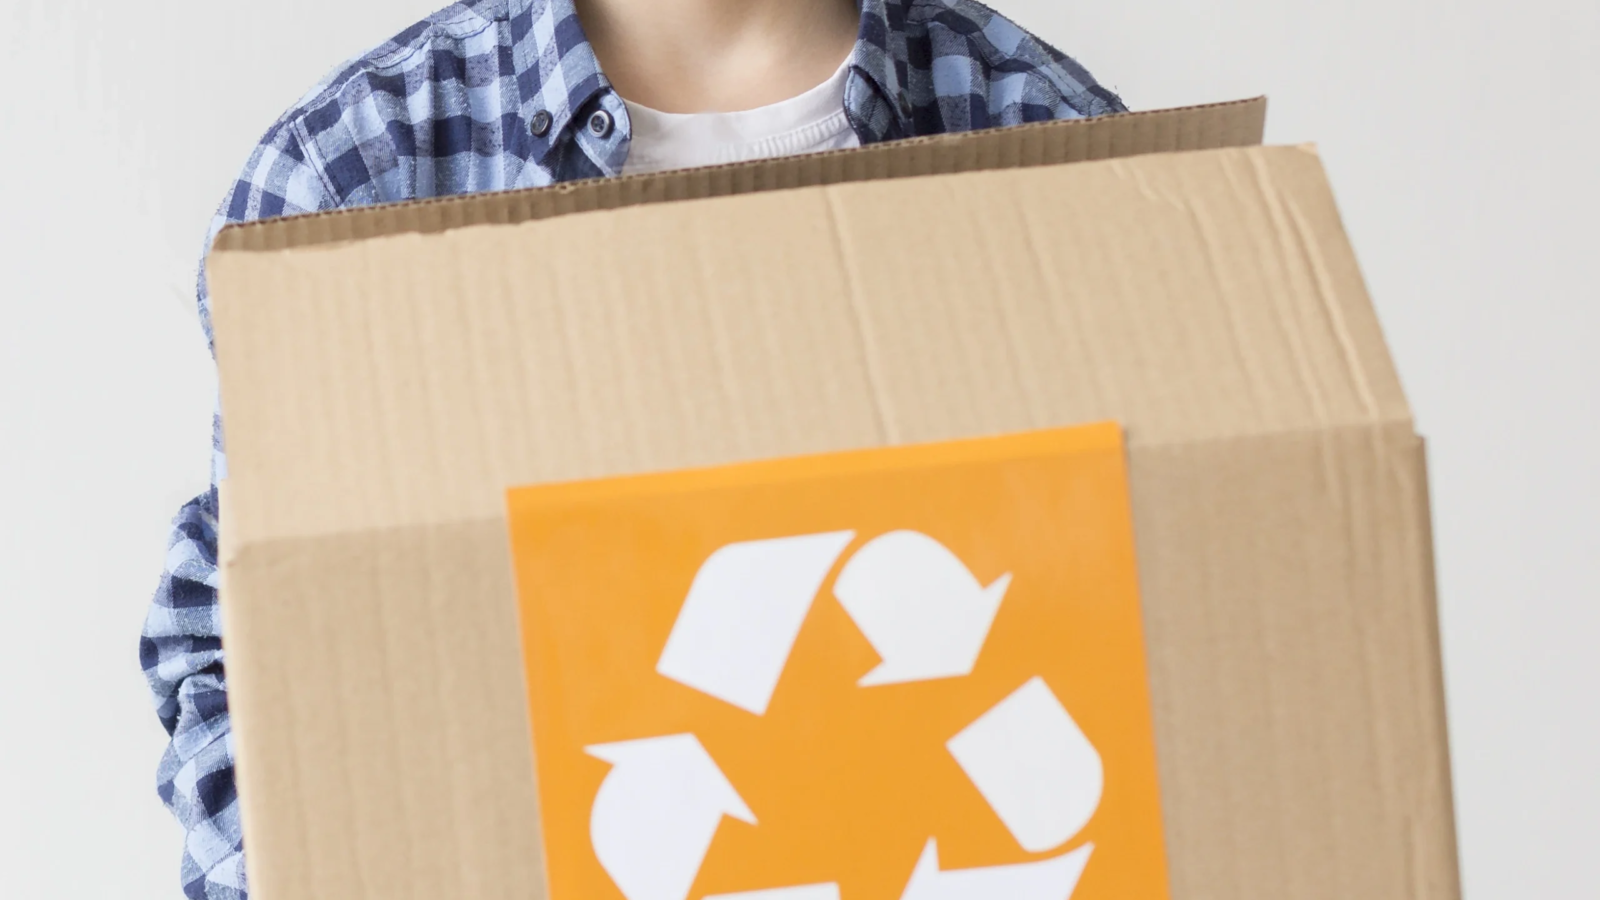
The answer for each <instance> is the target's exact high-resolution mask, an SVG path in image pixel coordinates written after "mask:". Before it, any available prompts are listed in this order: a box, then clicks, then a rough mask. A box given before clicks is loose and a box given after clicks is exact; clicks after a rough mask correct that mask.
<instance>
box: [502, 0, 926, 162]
mask: <svg viewBox="0 0 1600 900" xmlns="http://www.w3.org/2000/svg"><path fill="white" fill-rule="evenodd" d="M858 2H859V5H860V7H861V27H860V31H859V32H858V34H857V37H856V45H855V49H854V50H853V51H851V57H850V65H851V69H852V70H853V71H854V72H855V73H856V74H858V75H859V76H860V77H861V81H860V82H857V81H856V80H855V79H852V81H851V83H850V84H849V85H847V87H846V90H845V109H846V112H847V113H849V115H850V119H851V123H852V124H853V125H854V126H855V128H856V130H857V132H858V133H859V134H860V137H861V140H862V142H863V143H876V142H878V141H884V140H889V139H892V138H897V137H907V136H909V135H911V134H912V130H911V104H910V102H909V100H908V98H907V95H906V76H907V72H908V64H907V49H906V33H905V22H906V6H907V2H908V0H858ZM508 3H509V8H508V12H509V14H510V27H511V45H512V46H511V59H512V67H513V71H514V73H515V75H516V81H517V90H518V94H519V99H520V106H519V109H518V112H519V113H520V114H521V118H522V121H523V123H524V124H531V123H532V122H533V120H534V117H535V116H536V115H538V114H539V113H540V112H544V113H547V114H548V115H549V116H550V121H549V123H548V127H547V128H544V129H541V130H542V131H543V132H544V133H543V134H537V135H536V134H533V133H532V132H531V131H529V130H527V129H526V128H525V129H524V134H526V135H527V136H528V138H529V140H530V141H531V144H530V147H529V149H530V152H529V154H528V158H529V160H530V161H531V162H535V163H541V162H542V161H543V160H544V159H545V158H546V156H547V155H548V153H549V152H550V150H551V148H552V147H553V146H554V145H555V143H556V142H557V141H558V140H560V139H561V137H562V135H564V134H566V129H567V126H568V124H569V123H570V122H571V121H572V118H573V117H574V116H575V115H577V114H578V112H579V110H581V109H583V107H584V105H585V104H587V103H588V102H589V101H590V100H592V99H593V98H594V96H595V95H596V94H599V93H601V92H608V91H610V89H611V83H610V81H608V80H607V79H606V77H605V73H604V72H602V71H601V70H600V60H599V59H598V58H596V57H595V54H594V48H593V47H591V46H590V45H589V40H588V38H587V37H585V35H584V32H583V26H582V25H581V24H580V23H579V22H578V12H577V9H576V8H575V7H574V6H573V0H508ZM541 124H543V123H541Z"/></svg>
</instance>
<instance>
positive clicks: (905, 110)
mask: <svg viewBox="0 0 1600 900" xmlns="http://www.w3.org/2000/svg"><path fill="white" fill-rule="evenodd" d="M911 113H912V109H911V98H910V97H907V96H906V95H905V94H901V95H900V115H902V116H905V117H906V118H908V119H909V118H911Z"/></svg>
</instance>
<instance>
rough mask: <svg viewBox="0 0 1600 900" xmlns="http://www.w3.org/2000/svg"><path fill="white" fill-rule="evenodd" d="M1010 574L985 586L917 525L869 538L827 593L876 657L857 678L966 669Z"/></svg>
mask: <svg viewBox="0 0 1600 900" xmlns="http://www.w3.org/2000/svg"><path fill="white" fill-rule="evenodd" d="M1010 585H1011V575H1010V574H1009V573H1008V574H1005V575H1002V576H1000V577H999V578H998V579H996V580H995V582H994V583H993V584H991V585H989V586H988V587H984V586H982V585H981V584H979V583H978V579H977V578H975V577H974V576H973V574H972V572H971V571H969V570H968V569H967V567H966V565H965V564H964V563H962V562H961V560H960V559H958V558H956V555H955V554H954V553H951V552H950V550H949V549H948V548H947V547H945V546H944V545H943V544H941V543H939V542H938V541H937V540H934V539H933V538H931V537H929V536H927V535H925V534H922V533H920V532H916V531H893V532H890V533H888V534H885V535H883V536H882V537H878V538H874V539H873V540H871V541H869V542H868V543H867V545H866V546H864V547H862V548H861V549H860V550H858V551H856V553H855V555H853V556H851V557H850V561H849V562H847V563H845V565H844V570H843V571H841V572H840V573H839V578H838V579H837V580H836V581H835V582H834V585H833V593H834V596H835V597H837V598H838V599H839V603H840V604H841V605H842V606H844V608H845V611H846V612H848V613H849V614H850V618H852V619H854V620H855V623H856V627H858V628H860V629H861V633H862V634H863V635H865V636H866V638H867V642H868V643H870V644H872V649H874V650H876V651H877V652H878V656H879V657H881V658H882V660H883V662H882V663H881V664H880V665H879V666H878V667H877V668H875V669H873V670H872V671H870V672H868V673H867V674H866V675H865V676H863V677H862V679H861V681H860V682H858V683H859V684H860V685H861V686H862V687H871V686H874V685H883V684H900V683H904V682H908V681H924V680H927V679H933V678H955V677H958V676H962V675H969V674H971V673H972V668H973V666H975V665H977V662H978V654H979V652H980V651H982V650H983V643H984V641H985V640H986V639H987V638H988V637H989V627H990V626H991V625H993V624H994V617H995V614H996V613H997V612H999V611H1000V601H1001V600H1003V599H1004V598H1005V595H1006V588H1008V587H1009V586H1010Z"/></svg>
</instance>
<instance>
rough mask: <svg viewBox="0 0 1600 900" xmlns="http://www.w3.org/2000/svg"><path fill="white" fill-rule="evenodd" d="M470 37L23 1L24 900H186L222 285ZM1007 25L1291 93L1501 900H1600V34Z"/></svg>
mask: <svg viewBox="0 0 1600 900" xmlns="http://www.w3.org/2000/svg"><path fill="white" fill-rule="evenodd" d="M662 2H667V0H662ZM432 5H433V3H432V2H430V0H387V2H384V0H274V2H271V3H263V2H255V3H244V2H236V0H209V2H200V0H133V2H127V3H113V2H107V0H20V2H19V0H4V9H5V13H6V15H5V16H4V19H3V20H0V21H3V22H4V23H5V27H4V29H3V34H0V42H4V52H3V53H0V628H3V639H0V897H5V898H18V900H31V898H73V900H79V898H141V900H143V898H152V900H153V898H172V900H175V898H177V897H178V896H179V893H178V889H177V883H176V867H177V860H178V843H179V835H178V834H177V831H176V828H175V826H173V825H171V824H170V822H169V821H168V819H167V816H166V813H165V811H164V810H163V809H162V808H161V807H160V804H159V803H158V801H157V800H156V798H155V794H154V790H153V770H154V766H155V762H156V758H157V756H158V755H159V752H160V749H161V745H162V740H161V737H162V736H161V733H160V730H159V728H158V726H157V725H156V723H155V720H154V718H153V716H152V715H151V713H150V710H149V706H148V701H147V700H146V694H145V688H144V685H143V681H142V677H141V675H140V672H139V668H138V665H137V660H136V639H137V636H138V632H139V626H140V622H141V620H142V618H143V615H144V605H145V603H146V601H147V598H148V596H149V594H150V592H151V590H152V588H153V587H154V586H155V582H156V575H157V572H158V570H159V567H160V564H161V560H162V555H163V548H164V541H165V536H166V523H167V519H168V517H169V516H170V515H171V514H172V513H173V512H174V511H175V510H176V509H177V507H178V505H179V504H180V503H181V502H182V501H183V500H184V499H185V498H187V497H189V496H191V495H192V494H194V493H196V492H198V491H199V490H200V489H201V488H202V487H203V486H204V483H205V478H206V466H207V442H208V437H209V433H208V427H209V426H208V416H209V411H210V408H211V398H212V392H213V390H214V387H213V382H212V374H211V371H210V368H209V359H208V357H207V355H206V352H205V349H204V345H203V341H202V339H201V337H200V333H199V329H198V326H197V324H196V321H195V318H194V314H193V312H192V307H193V298H192V294H191V279H192V275H191V273H192V269H193V264H194V259H195V257H196V256H197V253H198V251H199V249H200V248H199V242H200V240H201V238H202V235H203V232H204V228H205V224H206V221H207V218H208V216H209V214H210V212H211V209H212V207H213V205H214V204H215V203H216V201H217V200H218V199H219V198H220V197H221V196H222V194H223V192H224V190H225V188H226V187H227V185H228V183H229V181H230V179H231V178H232V177H233V175H234V174H235V172H236V171H237V169H238V167H239V166H240V164H241V163H242V161H243V160H244V157H245V155H246V154H247V152H248V151H249V149H250V146H251V144H252V143H253V141H254V139H255V137H256V136H257V135H258V134H259V133H260V132H261V131H262V130H263V129H264V128H265V126H266V125H267V124H268V123H270V122H271V120H272V119H273V118H274V117H275V116H276V115H277V113H279V112H280V111H281V110H282V109H283V108H284V107H285V106H287V105H288V104H289V103H290V102H292V101H293V100H294V99H295V98H296V97H297V96H299V94H300V93H301V92H302V91H303V90H304V89H305V88H306V87H308V86H309V85H310V84H311V83H312V82H313V81H314V80H315V79H316V78H317V77H319V76H320V75H321V74H322V72H323V71H324V70H326V69H328V68H330V67H331V66H332V65H333V64H334V63H336V62H338V61H339V60H341V59H343V58H345V57H347V56H349V55H352V54H354V53H356V52H358V51H360V50H361V49H363V48H364V47H365V46H367V45H370V44H372V43H374V42H376V40H378V39H380V38H381V37H383V36H385V35H387V34H390V33H392V32H394V31H397V30H398V29H399V28H401V27H404V26H405V25H407V24H409V23H410V22H411V21H413V20H415V19H416V18H417V17H418V16H420V15H422V14H424V13H426V12H427V11H428V10H429V8H430V7H431V6H432ZM997 5H998V6H1000V8H1001V9H1002V10H1003V11H1005V12H1008V13H1010V14H1011V15H1012V16H1013V17H1015V18H1017V19H1018V20H1019V21H1020V22H1021V23H1022V24H1024V25H1025V26H1028V27H1031V28H1033V29H1034V30H1035V31H1038V32H1039V33H1041V34H1042V35H1044V36H1045V37H1046V38H1048V39H1050V40H1051V41H1053V42H1055V43H1057V44H1058V45H1060V46H1061V47H1063V48H1064V49H1066V50H1067V51H1068V52H1071V53H1073V54H1075V55H1076V56H1078V57H1079V58H1080V59H1081V60H1082V61H1083V62H1084V63H1085V64H1086V65H1088V66H1089V67H1090V68H1091V69H1092V70H1093V71H1094V72H1095V73H1096V74H1097V75H1099V76H1100V77H1101V79H1102V80H1104V81H1105V82H1107V83H1108V84H1111V85H1113V86H1115V87H1116V88H1117V89H1118V90H1120V91H1121V92H1122V94H1123V95H1124V97H1125V98H1126V99H1127V100H1128V101H1129V103H1130V104H1132V105H1133V106H1134V107H1136V108H1145V109H1148V108H1153V107H1159V106H1168V105H1177V104H1183V103H1193V102H1204V101H1211V100H1219V99H1228V98H1233V97H1240V96H1248V95H1254V94H1258V93H1266V94H1269V95H1271V97H1272V101H1273V106H1272V113H1271V127H1270V129H1269V138H1270V139H1271V140H1272V141H1274V142H1300V141H1316V142H1318V143H1319V144H1320V145H1321V147H1322V150H1323V153H1324V159H1325V161H1326V163H1327V165H1328V167H1329V169H1330V170H1331V173H1332V177H1333V181H1334V184H1335V187H1336V189H1337V191H1338V194H1339V198H1340V201H1341V205H1342V207H1343V209H1344V212H1345V215H1346V218H1347V224H1348V226H1349V229H1350V231H1351V234H1352V236H1353V239H1354V242H1355V245H1356V248H1357V250H1358V252H1359V253H1360V256H1361V259H1362V262H1363V264H1364V266H1365V269H1366V272H1367V274H1368V276H1369V279H1370V283H1371V286H1372V290H1373V293H1374V294H1375V296H1376V298H1377V304H1378V308H1379V310H1380V312H1381V314H1382V316H1383V320H1384V324H1385V325H1386V327H1387V329H1388V333H1389V336H1390V340H1391V343H1392V345H1393V348H1394V352H1395V354H1396V356H1397V358H1398V360H1399V365H1400V369H1401V372H1402V374H1403V375H1404V378H1405V381H1406V385H1407V388H1408V389H1409V392H1410V395H1411V398H1412V401H1413V403H1414V404H1415V407H1416V409H1417V412H1418V416H1419V419H1420V423H1421V429H1422V431H1423V432H1424V433H1425V434H1427V435H1428V437H1429V438H1430V440H1431V444H1432V462H1433V476H1434V491H1435V518H1436V522H1437V526H1436V530H1437V542H1438V552H1439V564H1440V568H1439V579H1440V587H1441V591H1442V601H1441V602H1442V615H1443V629H1444V644H1445V657H1446V659H1445V664H1446V673H1447V679H1448V686H1449V703H1450V717H1451V719H1450V725H1451V737H1452V742H1453V747H1452V750H1453V753H1454V763H1455V775H1456V782H1455V783H1456V796H1457V809H1458V814H1459V819H1460V838H1461V849H1462V865H1463V870H1464V873H1465V876H1466V885H1467V892H1468V897H1469V898H1470V900H1490V898H1507V900H1522V898H1538V900H1562V898H1572V900H1592V898H1595V897H1600V867H1597V866H1595V865H1594V864H1593V859H1594V858H1595V852H1596V851H1595V845H1596V843H1597V840H1600V828H1597V826H1596V824H1595V823H1596V811H1597V810H1600V777H1597V775H1596V767H1597V765H1600V763H1597V761H1600V725H1597V723H1596V720H1597V717H1600V715H1597V714H1600V700H1597V697H1596V694H1597V689H1600V651H1597V649H1596V645H1597V644H1600V612H1597V607H1600V546H1597V544H1600V525H1597V521H1596V519H1597V513H1596V510H1597V509H1600V478H1597V476H1596V474H1595V471H1596V463H1597V460H1600V421H1597V420H1600V412H1597V410H1600V362H1597V359H1600V313H1597V312H1596V305H1597V303H1600V287H1597V285H1600V252H1596V248H1595V246H1594V245H1595V243H1596V238H1597V237H1600V227H1597V225H1596V219H1595V217H1596V215H1597V214H1600V213H1597V211H1600V175H1597V172H1600V150H1597V148H1600V126H1597V125H1596V119H1597V117H1600V62H1597V59H1600V4H1597V3H1595V2H1594V0H1522V2H1519V3H1512V2H1510V0H1500V2H1491V0H1454V2H1445V0H1342V2H1309V0H1275V2H1274V0H1124V2H1110V3H1106V2H1098V3H1089V2H1081V3H1079V2H1072V3H1069V2H1065V0H998V2H997Z"/></svg>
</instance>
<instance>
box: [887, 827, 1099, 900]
mask: <svg viewBox="0 0 1600 900" xmlns="http://www.w3.org/2000/svg"><path fill="white" fill-rule="evenodd" d="M1092 852H1094V845H1093V844H1085V845H1083V846H1082V847H1079V848H1078V849H1076V850H1074V851H1072V852H1071V853H1067V854H1063V855H1061V856H1058V857H1056V858H1055V859H1046V860H1041V861H1039V862H1031V863H1018V864H1016V865H1011V866H989V867H986V868H981V869H952V870H949V871H940V870H939V847H938V844H937V842H936V841H934V840H933V839H932V838H929V839H928V844H927V846H926V847H924V848H923V849H922V857H921V858H920V859H918V860H917V867H916V869H915V870H913V871H912V873H911V881H909V882H908V883H907V884H906V889H905V891H904V892H903V893H901V895H900V900H1068V898H1069V897H1071V896H1072V892H1073V891H1074V890H1076V889H1077V887H1078V879H1079V878H1081V877H1083V867H1084V866H1086V865H1088V864H1089V854H1090V853H1092Z"/></svg>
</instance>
